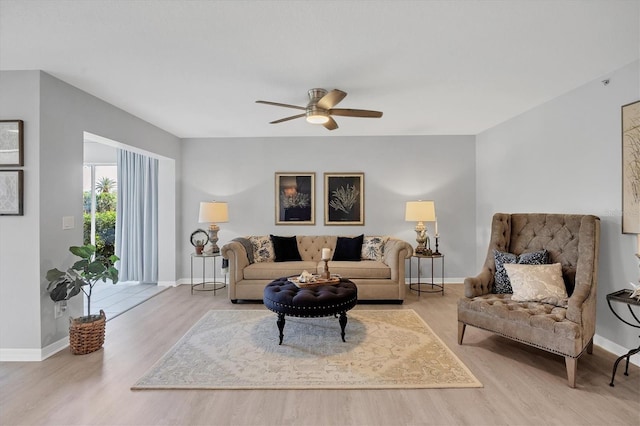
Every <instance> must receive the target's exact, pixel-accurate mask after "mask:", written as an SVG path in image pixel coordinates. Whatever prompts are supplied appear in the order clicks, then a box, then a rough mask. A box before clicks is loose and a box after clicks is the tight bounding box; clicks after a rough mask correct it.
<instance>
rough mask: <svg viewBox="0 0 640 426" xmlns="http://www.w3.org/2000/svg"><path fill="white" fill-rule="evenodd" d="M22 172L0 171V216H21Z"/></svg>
mask: <svg viewBox="0 0 640 426" xmlns="http://www.w3.org/2000/svg"><path fill="white" fill-rule="evenodd" d="M22 192H23V171H22V170H0V216H22V215H23V212H22Z"/></svg>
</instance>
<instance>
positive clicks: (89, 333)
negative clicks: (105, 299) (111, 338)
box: [69, 309, 107, 355]
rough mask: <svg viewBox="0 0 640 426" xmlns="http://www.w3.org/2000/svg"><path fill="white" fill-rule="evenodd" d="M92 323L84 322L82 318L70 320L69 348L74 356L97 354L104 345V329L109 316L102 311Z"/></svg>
mask: <svg viewBox="0 0 640 426" xmlns="http://www.w3.org/2000/svg"><path fill="white" fill-rule="evenodd" d="M92 317H93V318H96V319H95V320H94V321H91V322H83V321H82V319H83V318H85V317H80V318H70V319H69V348H70V349H71V353H72V354H74V355H84V354H88V353H91V352H95V351H97V350H98V349H100V348H101V347H102V345H103V344H104V329H105V324H106V322H107V316H106V315H105V314H104V311H103V310H102V309H100V315H92Z"/></svg>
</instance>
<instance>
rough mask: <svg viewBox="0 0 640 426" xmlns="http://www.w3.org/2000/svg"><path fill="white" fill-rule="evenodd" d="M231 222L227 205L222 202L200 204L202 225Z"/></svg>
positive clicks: (199, 218)
mask: <svg viewBox="0 0 640 426" xmlns="http://www.w3.org/2000/svg"><path fill="white" fill-rule="evenodd" d="M228 221H229V208H228V206H227V203H225V202H221V201H203V202H201V203H200V214H199V215H198V222H200V223H222V222H228Z"/></svg>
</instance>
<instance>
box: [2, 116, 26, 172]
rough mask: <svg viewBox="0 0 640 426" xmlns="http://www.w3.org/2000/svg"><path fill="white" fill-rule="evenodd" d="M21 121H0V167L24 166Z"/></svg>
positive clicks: (22, 125)
mask: <svg viewBox="0 0 640 426" xmlns="http://www.w3.org/2000/svg"><path fill="white" fill-rule="evenodd" d="M23 127H24V124H23V122H22V120H0V166H24V148H23V145H24V142H23V140H24V134H23V133H24V132H23Z"/></svg>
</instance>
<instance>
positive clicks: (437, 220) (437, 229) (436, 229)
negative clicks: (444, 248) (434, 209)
mask: <svg viewBox="0 0 640 426" xmlns="http://www.w3.org/2000/svg"><path fill="white" fill-rule="evenodd" d="M437 236H438V218H437V217H436V237H437Z"/></svg>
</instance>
